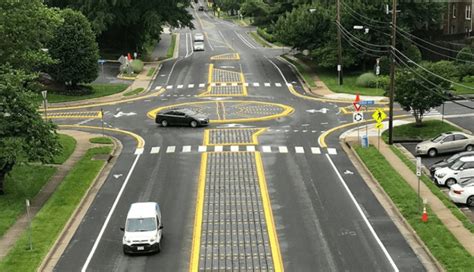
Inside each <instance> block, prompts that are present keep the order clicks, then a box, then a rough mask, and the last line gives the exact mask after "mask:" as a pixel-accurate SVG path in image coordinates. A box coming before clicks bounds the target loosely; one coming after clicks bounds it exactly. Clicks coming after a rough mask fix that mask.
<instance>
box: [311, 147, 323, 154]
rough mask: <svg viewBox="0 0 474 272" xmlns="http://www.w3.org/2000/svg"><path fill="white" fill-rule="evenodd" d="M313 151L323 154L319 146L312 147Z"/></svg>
mask: <svg viewBox="0 0 474 272" xmlns="http://www.w3.org/2000/svg"><path fill="white" fill-rule="evenodd" d="M311 153H313V154H321V149H320V148H319V147H311Z"/></svg>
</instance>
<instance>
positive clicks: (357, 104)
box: [352, 94, 360, 111]
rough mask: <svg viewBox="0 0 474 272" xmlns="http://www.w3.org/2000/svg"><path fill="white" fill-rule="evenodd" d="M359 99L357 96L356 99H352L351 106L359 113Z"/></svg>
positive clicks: (357, 95)
mask: <svg viewBox="0 0 474 272" xmlns="http://www.w3.org/2000/svg"><path fill="white" fill-rule="evenodd" d="M359 102H360V97H359V94H356V98H355V99H354V102H353V103H352V105H354V109H355V110H356V111H359V110H360V104H359Z"/></svg>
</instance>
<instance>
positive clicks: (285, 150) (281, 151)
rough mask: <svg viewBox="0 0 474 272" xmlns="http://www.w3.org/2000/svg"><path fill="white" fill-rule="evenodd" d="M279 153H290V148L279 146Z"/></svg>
mask: <svg viewBox="0 0 474 272" xmlns="http://www.w3.org/2000/svg"><path fill="white" fill-rule="evenodd" d="M278 151H279V152H280V153H288V147H286V146H279V147H278Z"/></svg>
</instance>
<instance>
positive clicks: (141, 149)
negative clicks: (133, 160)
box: [135, 148, 145, 155]
mask: <svg viewBox="0 0 474 272" xmlns="http://www.w3.org/2000/svg"><path fill="white" fill-rule="evenodd" d="M144 151H145V149H143V148H137V149H136V150H135V155H140V154H143V152H144Z"/></svg>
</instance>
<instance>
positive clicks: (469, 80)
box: [463, 76, 474, 83]
mask: <svg viewBox="0 0 474 272" xmlns="http://www.w3.org/2000/svg"><path fill="white" fill-rule="evenodd" d="M463 82H466V83H474V76H465V77H464V78H463Z"/></svg>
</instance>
